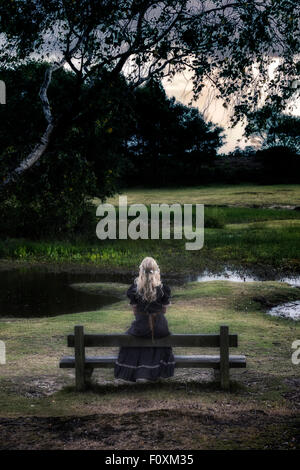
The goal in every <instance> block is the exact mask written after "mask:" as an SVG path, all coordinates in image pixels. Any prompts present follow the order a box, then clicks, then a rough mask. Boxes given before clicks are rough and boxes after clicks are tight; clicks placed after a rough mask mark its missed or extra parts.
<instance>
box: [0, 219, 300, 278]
mask: <svg viewBox="0 0 300 470" xmlns="http://www.w3.org/2000/svg"><path fill="white" fill-rule="evenodd" d="M244 220H246V218H245V217H244ZM299 233H300V221H299V219H286V220H272V219H270V220H266V221H259V222H251V223H250V222H243V223H239V224H238V223H231V224H228V225H226V226H225V228H215V229H214V228H207V229H206V230H205V241H204V247H203V248H202V249H201V250H196V251H187V250H186V249H185V242H186V241H185V240H184V239H183V240H174V239H172V238H171V239H170V240H160V241H159V243H157V240H130V239H129V240H105V241H100V240H98V241H97V242H96V243H84V242H73V243H72V242H64V241H60V242H59V241H48V242H47V241H43V242H37V241H36V242H35V241H30V240H25V239H9V240H5V241H0V257H1V258H2V259H14V260H21V261H31V262H45V263H47V262H54V263H64V262H72V263H77V264H78V263H79V264H89V265H90V266H97V267H101V268H103V269H104V270H123V271H126V272H127V271H128V270H133V269H134V270H135V269H136V267H137V266H138V265H139V263H140V260H141V259H142V258H143V257H145V256H149V255H150V256H153V257H154V258H157V260H158V262H159V264H160V265H161V268H162V270H163V271H175V272H190V271H191V270H192V271H200V270H201V269H203V268H208V269H209V268H211V269H216V268H221V267H222V266H225V265H232V266H236V267H240V266H243V267H257V266H258V265H259V266H265V267H266V268H267V267H268V268H270V269H271V268H272V269H277V270H283V271H284V270H286V271H291V272H299V271H300V256H299V253H300V237H299Z"/></svg>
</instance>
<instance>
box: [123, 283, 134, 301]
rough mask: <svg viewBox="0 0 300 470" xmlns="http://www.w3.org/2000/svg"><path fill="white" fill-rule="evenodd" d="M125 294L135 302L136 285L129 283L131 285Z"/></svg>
mask: <svg viewBox="0 0 300 470" xmlns="http://www.w3.org/2000/svg"><path fill="white" fill-rule="evenodd" d="M126 295H127V297H128V298H129V299H130V301H131V302H134V303H136V295H137V287H136V284H135V283H134V282H133V283H132V284H131V286H130V287H129V289H128V290H127V294H126Z"/></svg>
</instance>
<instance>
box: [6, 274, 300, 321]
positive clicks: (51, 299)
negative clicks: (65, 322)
mask: <svg viewBox="0 0 300 470" xmlns="http://www.w3.org/2000/svg"><path fill="white" fill-rule="evenodd" d="M135 275H136V274H135V273H130V274H128V273H127V274H118V273H97V272H93V273H91V272H47V271H43V270H42V269H41V268H39V267H38V268H32V267H30V268H22V269H7V270H5V269H2V270H1V271H0V317H2V318H4V317H24V318H30V317H45V316H54V315H62V314H66V313H77V312H84V311H91V310H98V309H100V308H101V307H103V306H105V305H108V304H112V303H113V302H115V301H117V300H118V298H115V297H112V296H109V295H103V294H99V293H94V294H92V293H91V294H89V293H86V292H82V291H80V290H75V289H72V288H71V287H70V285H71V284H76V283H89V282H118V283H124V284H127V285H129V284H130V283H131V282H132V281H133V279H134V277H135ZM163 280H164V281H165V282H166V283H168V284H170V285H171V286H172V285H173V286H175V285H180V284H183V283H185V282H189V281H197V282H205V281H215V280H227V281H233V282H253V281H266V280H277V281H281V282H288V283H289V284H291V285H293V286H300V276H298V277H282V278H278V276H276V275H275V274H273V275H270V274H269V275H267V273H259V274H255V273H253V272H246V271H235V270H231V269H229V268H228V269H225V270H223V271H222V272H219V273H213V272H210V271H204V272H203V273H201V274H193V275H189V276H186V275H182V274H181V275H180V274H176V273H172V274H169V275H168V276H163Z"/></svg>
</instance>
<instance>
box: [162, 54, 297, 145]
mask: <svg viewBox="0 0 300 470" xmlns="http://www.w3.org/2000/svg"><path fill="white" fill-rule="evenodd" d="M275 67H276V62H275V63H274V66H273V67H272V68H273V70H274V68H275ZM273 70H272V69H271V70H270V78H271V76H272V72H273ZM163 85H164V88H165V90H166V93H167V95H168V96H169V97H173V96H174V97H175V98H176V100H178V101H180V102H182V103H183V104H185V105H188V104H189V103H190V101H191V98H192V81H191V80H190V77H189V74H188V72H185V73H182V74H178V75H176V76H175V77H174V78H173V80H172V82H169V81H167V80H164V81H163ZM215 94H216V93H215V91H214V89H213V87H212V86H210V85H209V84H207V86H206V87H204V89H203V92H202V93H201V95H200V97H199V99H198V100H197V101H196V102H193V106H195V107H197V108H198V109H199V111H200V112H201V113H202V114H203V117H204V119H205V120H206V121H211V122H212V123H214V124H217V125H219V126H221V127H223V128H224V133H225V138H224V145H223V146H222V147H221V148H220V149H219V153H228V152H231V151H232V150H234V149H235V148H236V147H237V146H238V147H240V148H244V147H246V146H247V145H251V146H253V147H254V148H259V147H260V145H261V142H260V140H259V139H258V138H255V137H253V138H251V139H246V138H244V137H243V132H244V127H245V125H246V122H245V121H244V122H240V123H239V124H237V125H236V126H235V127H233V128H231V127H230V123H229V119H230V113H231V111H230V108H228V109H225V108H224V107H223V101H222V100H220V99H217V98H216V97H215ZM292 114H293V115H294V116H300V97H299V93H298V100H297V101H296V102H295V103H294V111H293V113H292Z"/></svg>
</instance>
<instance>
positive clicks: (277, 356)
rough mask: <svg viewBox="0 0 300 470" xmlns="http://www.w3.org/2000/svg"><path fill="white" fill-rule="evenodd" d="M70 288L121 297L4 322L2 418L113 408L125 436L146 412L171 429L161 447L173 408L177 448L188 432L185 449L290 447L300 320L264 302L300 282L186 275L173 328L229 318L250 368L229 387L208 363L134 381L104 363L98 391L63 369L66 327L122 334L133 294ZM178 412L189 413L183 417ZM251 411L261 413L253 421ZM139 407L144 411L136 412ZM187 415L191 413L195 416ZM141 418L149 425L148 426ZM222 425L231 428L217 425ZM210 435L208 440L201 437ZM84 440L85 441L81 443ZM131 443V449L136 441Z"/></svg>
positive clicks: (110, 413) (207, 329)
mask: <svg viewBox="0 0 300 470" xmlns="http://www.w3.org/2000/svg"><path fill="white" fill-rule="evenodd" d="M73 287H74V288H76V289H81V290H84V291H86V292H95V290H97V292H103V293H105V292H106V293H107V292H108V291H109V292H112V291H116V295H117V298H116V303H115V304H113V305H111V306H109V307H105V308H103V309H101V310H99V311H95V312H82V313H78V314H71V315H61V316H58V317H52V318H41V319H27V320H26V319H25V320H24V319H22V320H13V319H12V320H11V321H9V320H8V319H7V320H6V321H2V322H1V325H0V338H1V339H2V340H4V341H5V342H6V347H7V364H6V365H2V366H0V367H1V378H0V389H1V392H0V409H1V416H2V417H3V416H6V417H16V416H35V417H39V416H40V417H47V416H77V417H80V416H81V417H84V416H88V415H90V416H103V419H105V418H104V417H105V416H107V420H108V421H109V420H110V423H111V426H116V427H117V428H118V432H117V434H118V435H119V433H121V432H124V430H125V429H128V427H127V426H128V424H129V420H130V416H132V417H133V418H134V420H135V421H139V420H140V419H144V418H142V417H145V420H146V421H147V422H148V423H150V422H152V421H153V420H154V421H153V426H161V428H162V429H164V433H165V437H164V438H162V440H161V442H160V444H159V446H161V445H163V443H164V442H166V441H165V440H166V439H167V435H168V433H166V429H167V428H166V429H165V427H166V426H167V422H168V420H169V415H168V414H167V415H166V416H165V418H164V419H163V422H161V413H162V412H164V413H169V412H170V416H172V417H173V418H172V419H173V421H172V422H173V428H174V435H173V436H174V439H175V441H174V442H175V444H174V443H173V444H172V445H171V447H172V446H174V445H175V447H176V445H177V446H178V445H179V444H178V443H180V442H181V439H183V438H182V437H181V436H185V438H184V439H185V440H184V442H182V448H187V449H188V448H195V449H196V448H220V449H221V448H266V447H268V446H269V447H271V448H276V445H278V442H279V441H280V446H284V442H286V441H287V437H286V435H290V434H291V436H290V437H289V439H292V435H293V432H294V431H293V424H292V423H293V420H294V418H295V415H294V408H293V401H291V399H290V398H289V396H293V393H296V392H295V389H294V388H293V385H291V384H293V381H295V380H297V377H298V376H299V366H296V365H293V364H292V362H291V353H292V349H291V344H292V342H293V341H294V340H295V339H299V334H300V330H299V328H300V323H296V322H292V321H290V320H284V319H278V318H275V317H271V316H268V315H266V314H265V307H264V305H266V304H267V303H268V304H276V303H278V302H285V301H289V300H296V299H299V298H300V292H299V290H298V289H293V288H292V287H290V286H288V285H286V284H279V283H276V282H263V283H261V282H255V283H231V282H227V281H214V282H205V283H188V284H186V285H184V286H182V287H178V288H176V289H174V290H173V297H172V305H171V306H170V307H169V309H168V312H167V318H168V322H169V326H170V329H171V331H172V332H173V333H199V332H202V333H212V332H217V331H218V330H219V326H220V325H221V324H227V325H229V328H230V331H231V332H236V333H238V335H239V347H238V348H237V350H235V351H234V353H237V354H238V353H241V354H245V355H246V357H247V369H246V370H232V371H231V380H232V382H231V384H232V388H231V393H224V392H222V391H221V390H220V389H219V386H218V384H217V383H215V382H214V381H213V377H212V376H210V372H209V371H208V372H207V373H206V374H207V375H203V373H205V372H203V371H202V370H200V369H199V370H189V369H186V370H185V369H180V370H178V371H176V375H175V377H174V378H173V379H170V380H168V381H167V382H166V383H164V384H154V385H151V384H150V385H141V384H137V385H134V386H129V385H120V384H119V385H117V384H115V383H114V381H113V372H112V370H98V371H96V372H95V377H94V385H93V386H92V388H91V390H89V391H88V392H86V393H82V394H79V393H76V392H75V391H74V378H73V377H74V373H73V371H68V370H60V369H58V361H59V358H60V357H61V356H62V355H65V354H70V351H68V348H67V347H66V335H67V334H68V333H69V332H71V331H72V330H73V327H74V325H75V324H83V325H84V326H85V330H86V332H90V333H92V332H98V333H100V332H102V333H111V332H123V331H124V330H125V329H126V328H127V326H128V325H129V324H130V322H131V321H132V312H131V311H130V308H129V306H128V301H127V300H125V299H124V300H118V297H119V296H121V297H122V296H123V295H124V292H125V291H126V289H127V287H128V286H127V285H122V284H117V285H116V286H114V284H109V283H99V284H91V285H90V284H79V285H73ZM114 287H116V289H114ZM116 352H117V349H116V348H111V349H110V348H108V349H107V348H106V349H101V348H98V349H95V350H89V354H93V353H95V354H103V353H104V354H111V353H116ZM175 352H177V353H179V354H180V353H183V354H186V353H189V354H197V353H200V354H201V353H203V354H207V353H212V354H214V352H217V351H215V350H214V349H212V350H210V351H209V350H207V349H206V350H205V349H199V350H194V349H188V348H177V349H176V351H175ZM232 353H233V351H232ZM49 383H50V392H49V393H50V394H49V395H47V394H46V393H45V388H46V391H47V387H46V386H47V384H48V385H49ZM101 384H102V385H101ZM51 387H52V388H51ZM179 410H180V413H181V414H182V416H181V418H179V417H178V420H177V414H178V412H179ZM254 411H255V413H257V419H254V420H252V418H251V416H252V414H253V412H254ZM133 413H137V414H136V415H134V416H135V417H134V416H133ZM155 413H156V414H157V417H156V418H155V416H156V414H155ZM190 413H193V418H189V414H190ZM122 416H127V417H128V418H127V421H126V422H127V425H126V423H124V424H122V423H121V424H120V422H119V421H118V423H119V424H115V425H113V423H114V421H115V420H119V419H121V417H122ZM260 416H261V417H262V420H260V419H259V417H260ZM118 417H119V418H118ZM204 417H205V419H204ZM246 417H247V423H248V424H247V425H246V427H247V432H245V433H241V432H240V428H239V426H237V425H236V424H234V423H235V420H237V421H236V423H242V422H245V420H246ZM101 419H102V418H101ZM124 419H125V418H124ZM190 419H193V420H195V419H196V421H195V431H194V432H195V433H196V434H195V435H194V437H193V436H192V435H190V425H191V423H190ZM202 419H204V421H201V420H202ZM224 419H225V421H224ZM35 420H36V421H35V426H38V421H37V418H35ZM155 420H156V421H155ZM199 420H200V421H199ZM207 420H212V421H211V423H210V427H209V429H206V428H205V426H206V425H205V423H206V422H207ZM219 420H220V421H219ZM222 420H223V421H222ZM232 420H233V421H232ZM251 420H252V421H251ZM155 423H156V424H155ZM159 423H160V424H159ZM184 423H185V424H184ZM197 423H198V424H197ZM201 423H202V424H201ZM226 423H227V424H226ZM249 423H250V424H249ZM276 423H277V424H276ZM0 424H1V423H0ZM143 426H144V427H143V429H144V431H145V430H146V428H147V425H146V424H144V425H143ZM181 426H183V428H181ZM275 428H277V429H281V431H282V432H283V433H284V436H285V437H283V436H282V437H280V435H277V434H276V436H277V437H276V442H275V441H274V439H275V437H274V432H271V429H273V430H274V429H275ZM26 429H27V428H26ZM26 429H25V430H24V431H23V430H22V427H19V430H18V432H19V433H20V437H21V436H22V433H23V432H24V433H26ZM179 429H181V431H180V433H179ZM220 429H222V430H223V431H224V432H223V431H222V432H219V431H220ZM218 430H219V431H218ZM134 432H135V431H133V433H134ZM203 433H204V434H205V436H207V437H206V439H203V436H204V434H203ZM279 434H280V433H279ZM134 435H135V434H134ZM24 436H25V434H24ZM196 436H197V437H198V439H196ZM271 436H273V437H271ZM136 438H138V437H137V436H136V437H135V439H136ZM194 438H195V439H194ZM0 440H1V439H0ZM40 442H41V441H40ZM151 442H152V447H151V444H150V443H148V444H147V443H146V444H143V443H142V441H141V446H142V448H153V446H155V443H153V441H151ZM28 445H30V443H29V444H28ZM56 445H57V446H58V447H59V448H60V446H61V445H62V441H61V437H59V438H58V439H57V442H56ZM74 445H76V443H75V444H74ZM77 445H78V446H80V445H81V444H80V442H77ZM83 445H84V444H83ZM94 445H95V446H96V445H98V446H100V445H102V446H103V448H105V446H106V447H107V448H110V445H113V446H114V448H115V449H118V448H126V447H122V446H123V445H125V444H124V443H122V442H121V441H120V440H118V438H115V441H114V444H105V442H104V443H103V442H101V444H100V443H98V444H96V443H95V444H94ZM127 445H128V446H129V447H128V448H134V447H131V446H134V443H132V444H131V441H129V442H127ZM145 445H146V447H144V446H145ZM147 445H148V447H147ZM167 445H168V444H165V446H167ZM289 445H290V444H289ZM291 445H292V444H291ZM293 445H294V444H293ZM189 446H190V447H189ZM158 448H160V447H158ZM165 448H168V447H165ZM172 448H173V447H172ZM280 448H281V447H280Z"/></svg>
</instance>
